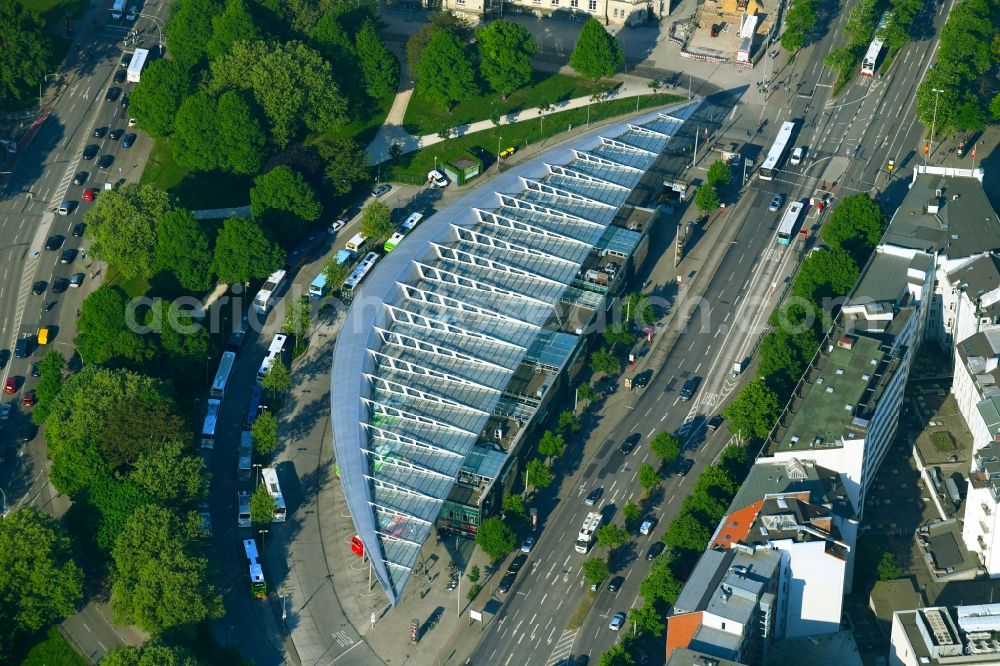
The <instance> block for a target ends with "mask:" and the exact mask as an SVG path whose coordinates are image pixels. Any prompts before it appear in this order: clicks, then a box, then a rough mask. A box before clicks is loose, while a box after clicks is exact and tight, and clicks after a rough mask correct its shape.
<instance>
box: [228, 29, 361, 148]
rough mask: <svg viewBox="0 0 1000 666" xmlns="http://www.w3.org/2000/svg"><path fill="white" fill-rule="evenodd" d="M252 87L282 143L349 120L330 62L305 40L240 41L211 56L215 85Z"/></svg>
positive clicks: (274, 135)
mask: <svg viewBox="0 0 1000 666" xmlns="http://www.w3.org/2000/svg"><path fill="white" fill-rule="evenodd" d="M230 88H235V89H237V90H249V91H251V93H252V94H253V96H254V100H255V101H256V102H257V105H258V106H259V107H260V108H261V109H262V110H263V111H264V115H265V116H267V118H268V120H269V121H270V123H271V134H272V138H273V140H274V142H275V143H276V144H277V145H278V147H279V148H284V147H286V146H287V145H288V144H289V143H291V142H292V140H293V139H295V138H296V137H297V136H299V135H301V134H302V132H303V131H304V130H305V129H309V130H311V131H313V132H316V133H323V132H327V131H330V130H333V129H336V128H337V127H340V126H342V125H343V124H344V123H345V122H346V121H347V100H346V98H345V97H344V95H343V93H342V92H341V91H340V88H339V86H338V85H337V83H336V81H335V80H334V77H333V69H332V67H331V65H330V63H329V62H327V60H326V59H324V58H323V56H321V55H320V54H319V53H318V52H317V51H315V50H314V49H312V48H310V47H308V46H306V45H305V44H303V43H302V42H297V41H289V42H263V41H256V42H236V43H235V44H233V46H232V49H231V50H230V52H229V53H228V54H226V55H224V56H222V57H221V58H218V59H216V60H213V61H212V77H211V90H213V91H223V90H227V89H230Z"/></svg>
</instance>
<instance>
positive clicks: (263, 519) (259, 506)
mask: <svg viewBox="0 0 1000 666" xmlns="http://www.w3.org/2000/svg"><path fill="white" fill-rule="evenodd" d="M277 506H278V503H277V502H276V501H275V500H274V498H273V497H271V493H269V492H267V486H265V485H264V484H263V483H262V484H260V485H258V486H257V488H256V489H255V490H254V491H253V495H251V496H250V521H251V522H252V523H253V524H254V525H268V524H270V523H271V521H272V520H274V510H275V509H276V508H277Z"/></svg>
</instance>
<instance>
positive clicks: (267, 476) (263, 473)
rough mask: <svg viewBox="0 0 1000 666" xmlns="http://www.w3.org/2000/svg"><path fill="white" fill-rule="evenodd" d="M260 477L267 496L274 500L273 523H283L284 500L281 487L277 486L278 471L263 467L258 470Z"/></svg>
mask: <svg viewBox="0 0 1000 666" xmlns="http://www.w3.org/2000/svg"><path fill="white" fill-rule="evenodd" d="M260 477H261V479H262V480H263V481H264V487H265V488H267V494H268V495H270V496H271V497H272V498H273V499H274V522H276V523H283V522H285V498H284V497H282V496H281V486H280V485H279V484H278V470H276V469H274V468H273V467H265V468H264V469H262V470H260Z"/></svg>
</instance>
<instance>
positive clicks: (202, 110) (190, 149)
mask: <svg viewBox="0 0 1000 666" xmlns="http://www.w3.org/2000/svg"><path fill="white" fill-rule="evenodd" d="M218 109H219V107H218V103H217V102H216V100H215V98H214V97H212V95H211V94H210V93H209V92H208V91H205V90H199V91H198V92H196V93H195V94H193V95H191V96H190V97H188V98H187V99H185V100H184V101H183V102H181V106H180V108H179V109H178V110H177V117H176V118H174V135H173V139H172V141H171V143H170V148H171V150H172V151H173V155H174V159H175V160H176V161H177V163H178V164H180V165H181V166H184V167H187V168H189V169H199V170H202V171H211V170H213V169H217V168H219V148H218V143H219V141H218V137H217V136H216V133H215V121H216V116H217V115H218ZM98 200H100V199H98Z"/></svg>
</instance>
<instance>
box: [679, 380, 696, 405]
mask: <svg viewBox="0 0 1000 666" xmlns="http://www.w3.org/2000/svg"><path fill="white" fill-rule="evenodd" d="M699 384H701V377H691V378H690V379H688V380H687V381H686V382H684V386H682V387H681V400H690V399H691V398H692V397H694V392H695V391H697V390H698V385H699Z"/></svg>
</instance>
